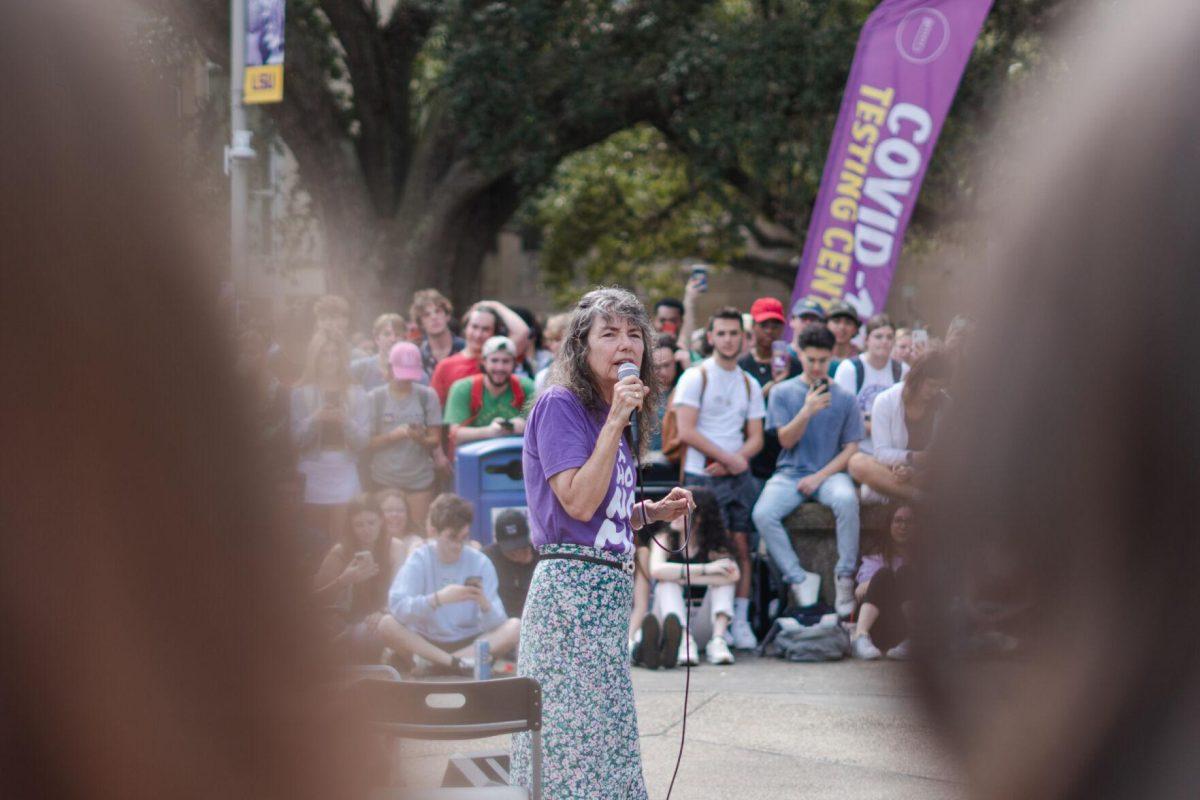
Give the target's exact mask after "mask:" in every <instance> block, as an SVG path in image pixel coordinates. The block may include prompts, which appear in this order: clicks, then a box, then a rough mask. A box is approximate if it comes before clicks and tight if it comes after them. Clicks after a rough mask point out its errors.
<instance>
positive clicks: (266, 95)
mask: <svg viewBox="0 0 1200 800" xmlns="http://www.w3.org/2000/svg"><path fill="white" fill-rule="evenodd" d="M243 93H244V94H245V103H246V104H247V105H252V104H254V103H280V102H283V64H268V65H266V66H263V67H246V85H245V87H244V88H243Z"/></svg>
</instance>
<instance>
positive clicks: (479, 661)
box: [475, 639, 492, 681]
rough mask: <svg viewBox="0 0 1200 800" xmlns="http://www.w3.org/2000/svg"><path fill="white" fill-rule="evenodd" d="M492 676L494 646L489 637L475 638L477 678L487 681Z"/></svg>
mask: <svg viewBox="0 0 1200 800" xmlns="http://www.w3.org/2000/svg"><path fill="white" fill-rule="evenodd" d="M491 677H492V648H491V645H489V644H488V641H487V639H476V640H475V680H477V681H486V680H490V679H491Z"/></svg>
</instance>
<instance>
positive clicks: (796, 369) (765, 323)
mask: <svg viewBox="0 0 1200 800" xmlns="http://www.w3.org/2000/svg"><path fill="white" fill-rule="evenodd" d="M806 302H807V301H801V302H798V303H796V306H795V308H794V309H793V317H792V324H793V325H800V326H801V328H798V329H797V330H801V329H802V328H803V327H807V326H808V325H810V324H819V321H815V320H814V319H813V318H812V317H811V316H810V314H811V313H816V314H820V312H821V307H820V306H819V305H817V304H816V303H812V304H811V306H812V307H809V306H808V305H804V303H806ZM814 308H815V312H814V311H813V309H814ZM795 311H801V312H802V313H803V314H804V315H805V316H804V317H802V318H801V317H798V316H796V315H795V313H794V312H795ZM750 316H751V317H753V318H754V349H752V350H751V351H750V352H749V353H747V354H746V355H745V356H743V357H742V359H741V361H738V366H739V367H741V368H742V369H744V370H746V372H748V373H750V374H751V375H753V376H754V378H755V380H757V381H758V384H759V386H761V387H762V393H763V398H764V399H766V398H769V397H770V396H771V389H773V388H774V387H775V385H776V384H778V383H780V382H782V381H786V380H787V379H788V378H794V377H796V376H797V375H799V374H800V372H801V371H802V368H801V366H800V359H798V358H796V356H795V355H794V354H793V353H792V351H791V349H790V348H789V349H788V352H787V359H788V360H787V366H786V367H785V368H784V369H782V370H779V369H776V368H775V366H774V363H773V362H774V351H773V350H772V347H773V346H774V344H775V342H777V341H780V340H781V339H783V303H780V302H779V301H778V300H776V299H775V298H774V297H760V298H759V299H757V300H755V301H754V305H752V306H750ZM778 458H779V438H778V437H777V436H775V433H774V431H770V432H764V434H763V446H762V450H760V451H758V454H757V455H755V456H754V458H752V459H750V471H751V472H752V473H753V474H754V477H755V478H758V479H759V480H760V481H765V480H767V479H768V478H770V477H771V476H772V475H773V474H774V473H775V460H776V459H778Z"/></svg>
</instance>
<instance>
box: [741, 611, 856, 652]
mask: <svg viewBox="0 0 1200 800" xmlns="http://www.w3.org/2000/svg"><path fill="white" fill-rule="evenodd" d="M759 653H760V654H761V655H764V656H776V657H778V658H782V659H785V660H787V661H801V662H807V663H813V662H817V661H841V660H842V659H843V658H845V657H846V656H847V655H849V653H850V634H848V633H846V630H845V629H844V628H843V627H842V626H841V625H820V624H818V625H801V624H800V623H799V622H798V621H797V620H795V619H793V618H791V617H780V618H779V619H777V620H775V623H774V624H773V625H772V626H771V630H769V631H768V632H767V635H766V637H764V639H763V643H762V645H761V646H760V647H759Z"/></svg>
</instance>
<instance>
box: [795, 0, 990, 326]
mask: <svg viewBox="0 0 1200 800" xmlns="http://www.w3.org/2000/svg"><path fill="white" fill-rule="evenodd" d="M991 7H992V0H883V2H882V3H880V4H879V6H878V7H877V8H876V9H875V10H874V11H873V12H871V16H870V17H869V18H868V19H867V23H866V25H864V26H863V31H862V34H861V35H860V36H859V39H858V50H857V51H856V52H855V54H854V65H853V66H852V67H851V68H850V80H849V81H848V82H847V84H846V93H845V95H843V97H842V108H841V111H840V112H839V113H838V121H837V127H836V128H835V129H834V132H833V141H832V142H831V143H830V146H829V157H828V160H827V161H826V162H825V172H824V174H823V175H822V177H821V187H820V189H819V191H818V192H817V201H816V204H815V205H814V206H813V215H812V220H811V221H810V223H809V226H808V235H807V236H806V237H805V240H804V252H803V253H802V254H801V256H800V268H799V271H798V272H797V274H796V285H795V288H794V289H793V290H792V302H793V303H795V301H796V300H798V299H800V298H811V299H814V300H816V301H818V302H819V303H821V304H822V305H823V306H825V307H826V308H828V307H829V306H830V305H832V304H833V303H836V302H839V301H843V300H844V301H846V302H848V303H850V304H851V305H853V306H854V307H855V309H857V310H858V313H859V315H860V316H862V317H863V318H864V319H865V318H866V317H867V316H870V315H871V314H874V313H877V312H878V311H881V310H882V309H883V306H884V304H885V303H886V302H887V295H888V288H889V287H890V286H891V282H892V273H893V272H894V271H895V269H896V262H897V260H898V259H899V257H900V246H901V244H902V243H903V242H904V231H905V229H906V228H907V227H908V220H909V218H910V217H911V216H912V212H913V208H914V207H915V206H916V203H917V194H918V193H919V192H920V190H921V181H922V180H923V179H924V177H925V169H926V167H928V165H929V158H930V156H931V155H933V148H934V145H936V144H937V137H938V134H939V133H941V130H942V123H943V122H945V120H946V113H947V112H948V111H949V110H950V103H951V102H952V101H953V100H954V94H955V92H957V91H958V84H959V81H960V80H961V79H962V73H963V69H964V68H965V67H966V65H967V59H968V58H970V56H971V50H972V49H973V48H974V46H975V39H976V38H977V37H978V36H979V29H980V28H981V27H982V26H983V21H984V19H985V18H986V17H987V15H988V11H989V10H990V9H991Z"/></svg>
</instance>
